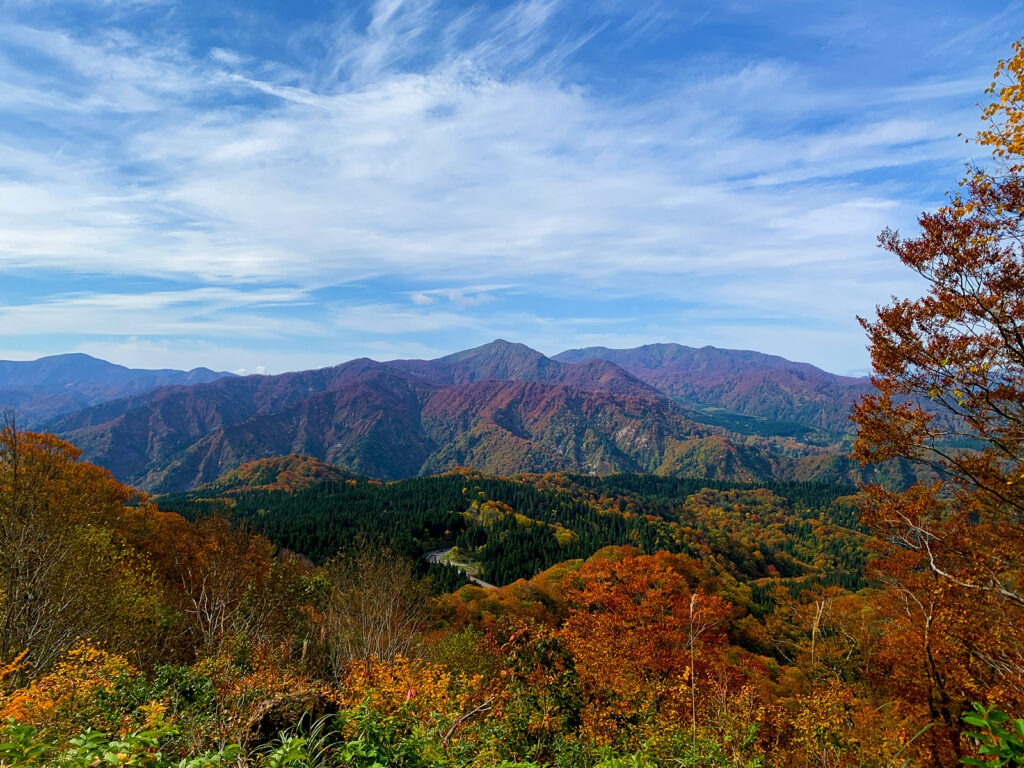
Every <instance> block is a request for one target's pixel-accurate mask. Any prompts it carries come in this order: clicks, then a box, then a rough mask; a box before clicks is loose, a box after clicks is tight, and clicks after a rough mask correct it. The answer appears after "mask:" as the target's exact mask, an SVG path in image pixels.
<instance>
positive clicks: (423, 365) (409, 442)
mask: <svg viewBox="0 0 1024 768" xmlns="http://www.w3.org/2000/svg"><path fill="white" fill-rule="evenodd" d="M48 360H50V361H51V362H50V365H51V366H52V365H54V362H53V361H54V360H56V359H55V358H49V359H48ZM42 362H43V361H37V363H42ZM72 362H77V363H82V362H83V361H81V360H76V361H72ZM95 362H96V363H101V362H102V361H95ZM0 365H2V364H0ZM106 365H109V364H106ZM115 368H119V367H116V366H115ZM3 370H4V369H3V368H2V367H0V372H2V371H3ZM127 370H128V369H122V376H124V374H123V371H127ZM150 373H160V374H165V375H169V373H168V372H150ZM178 374H179V375H181V376H186V377H188V376H193V377H196V376H206V377H208V379H209V380H206V381H202V382H195V383H188V382H181V381H176V382H166V383H164V382H160V383H159V384H158V385H155V386H153V388H149V389H144V384H143V381H144V379H143V378H142V377H138V378H136V379H132V380H131V381H132V383H131V384H126V383H124V381H122V382H121V384H120V386H123V387H129V388H130V387H134V388H135V389H134V390H133V391H129V392H126V393H125V395H123V396H120V397H119V398H118V399H108V400H106V401H104V402H95V403H94V404H92V405H90V406H89V407H85V408H83V409H81V410H77V411H75V412H64V413H62V414H59V415H57V416H56V417H55V418H54V419H52V420H51V421H49V422H48V423H47V424H46V425H45V427H46V429H47V430H49V431H53V432H56V433H57V434H59V435H60V436H61V437H63V438H65V439H67V440H69V441H70V442H72V443H74V444H76V445H78V446H79V447H80V448H81V449H82V450H83V456H84V458H86V459H87V460H89V461H92V462H95V463H97V464H99V465H101V466H104V467H107V468H108V469H110V471H111V472H112V473H113V474H114V475H115V477H117V478H118V479H120V480H122V481H124V482H128V483H131V484H134V485H136V486H138V487H140V488H143V489H146V490H150V491H156V492H170V491H180V490H187V489H190V488H193V487H195V486H196V485H199V484H202V483H208V482H211V481H213V480H215V479H216V478H217V477H219V476H221V475H223V474H224V473H226V472H229V471H231V470H233V469H235V468H237V467H239V466H240V465H243V464H245V463H247V462H250V461H254V460H259V459H265V458H271V457H275V456H283V455H287V454H304V455H308V456H312V457H315V458H317V459H320V460H322V461H325V462H328V463H329V464H331V465H334V466H336V467H339V468H342V469H344V470H347V471H351V472H355V473H359V474H362V475H367V476H370V477H376V478H380V479H384V480H390V479H397V478H402V477H412V476H416V475H421V474H433V473H437V472H443V471H446V470H448V469H451V468H453V467H457V466H471V467H474V468H476V469H479V470H481V471H484V472H489V473H494V474H514V473H518V472H550V471H569V472H584V473H597V474H604V473H610V472H622V471H626V472H631V471H636V472H653V473H659V474H664V475H689V476H697V477H706V478H715V479H732V480H747V481H753V480H767V479H820V480H840V479H842V480H850V479H857V478H856V477H855V476H856V475H857V474H858V472H859V469H858V468H856V467H853V466H852V465H851V464H850V462H849V461H848V460H847V459H846V458H845V452H844V451H841V450H838V449H837V446H839V445H841V444H842V442H843V441H844V439H846V438H847V436H848V432H849V429H850V424H849V413H850V408H851V406H852V404H853V402H854V401H855V400H856V399H857V397H859V396H860V394H862V393H864V392H867V391H869V390H870V383H869V382H868V380H867V379H853V378H848V377H841V376H835V375H833V374H829V373H827V372H825V371H822V370H820V369H817V368H815V367H813V366H810V365H807V364H803V363H792V362H789V361H786V360H784V359H782V358H779V357H773V356H769V355H762V354H759V353H756V352H743V351H733V350H722V349H715V348H713V347H704V348H701V349H694V348H690V347H684V346H681V345H677V344H654V345H648V346H644V347H639V348H637V349H628V350H612V349H606V348H588V349H580V350H569V351H566V352H563V353H561V354H559V355H555V356H554V357H546V356H545V355H543V354H541V353H540V352H537V351H535V350H533V349H530V348H529V347H526V346H524V345H522V344H514V343H509V342H507V341H502V340H497V341H494V342H492V343H490V344H486V345H484V346H482V347H477V348H475V349H470V350H466V351H463V352H458V353H455V354H452V355H448V356H446V357H442V358H438V359H436V360H395V361H390V362H376V361H373V360H369V359H365V358H362V359H357V360H352V361H349V362H347V363H343V364H341V365H337V366H334V367H331V368H323V369H319V370H312V371H302V372H296V373H286V374H280V375H276V376H245V377H237V376H229V375H224V374H215V373H213V372H212V371H204V370H203V369H199V372H197V371H191V372H188V373H184V372H178ZM76 375H77V374H76ZM58 380H59V376H56V375H54V376H53V377H52V378H51V379H45V381H47V382H50V384H49V385H50V386H55V385H56V382H57V381H58ZM151 380H152V379H151ZM6 385H7V380H6V379H3V378H2V377H0V395H2V393H3V392H4V391H6V389H4V387H5V386H6ZM23 385H25V386H29V385H31V386H43V384H42V383H39V382H36V383H32V382H31V381H30V380H28V379H25V380H24V381H23ZM79 386H80V384H79ZM111 386H113V385H111ZM65 387H67V383H65ZM94 389H95V394H94V395H93V396H94V397H96V398H100V397H102V395H101V394H100V389H101V388H100V387H99V385H98V384H96V385H95V387H94ZM140 390H143V391H140ZM111 391H113V390H111ZM2 404H3V401H0V405H2ZM13 405H14V406H15V407H18V406H17V404H16V403H14V404H13Z"/></svg>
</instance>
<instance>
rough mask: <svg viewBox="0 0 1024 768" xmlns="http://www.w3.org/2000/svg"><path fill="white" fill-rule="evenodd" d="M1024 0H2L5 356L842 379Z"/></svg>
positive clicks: (906, 290) (970, 128)
mask: <svg viewBox="0 0 1024 768" xmlns="http://www.w3.org/2000/svg"><path fill="white" fill-rule="evenodd" d="M1020 34H1024V3H1021V2H1011V3H1006V2H989V1H988V0H974V1H973V2H962V0H958V1H957V2H947V1H945V0H928V2H923V1H922V0H900V2H893V1H892V0H885V1H884V2H883V1H881V0H863V2H857V3H822V2H818V1H814V0H777V1H769V0H719V1H716V2H712V1H711V0H707V1H705V2H690V1H689V0H676V1H675V2H659V0H650V1H644V0H633V1H632V2H626V1H625V0H589V1H587V2H581V1H579V0H523V1H522V2H496V1H495V2H477V3H464V2H454V1H449V0H445V1H442V0H438V1H437V2H430V0H405V1H403V0H381V1H380V2H375V3H371V2H365V3H364V2H327V1H326V0H307V1H305V2H297V1H291V2H288V1H285V2H278V1H277V0H247V1H246V2H240V1H236V0H223V1H222V2H216V3H207V2H173V1H170V0H168V1H166V2H165V1H164V0H83V1H82V2H62V1H56V0H54V1H52V2H51V1H49V0H7V2H5V3H3V4H2V5H0V359H22V360H24V359H33V358H36V357H40V356H43V355H48V354H57V353H63V352H72V351H81V352H87V353H89V354H93V355H96V356H98V357H102V358H105V359H108V360H111V361H113V362H117V363H121V364H124V365H129V366H133V367H150V368H152V367H177V368H192V367H195V366H208V367H211V368H216V369H223V370H234V371H241V372H263V371H265V372H268V373H277V372H282V371H287V370H298V369H305V368H313V367H321V366H327V365H334V364H337V363H339V362H343V361H345V360H349V359H352V358H354V357H360V356H368V357H373V358H375V359H378V360H384V359H393V358H398V357H435V356H438V355H442V354H447V353H450V352H454V351H457V350H460V349H465V348H468V347H472V346H477V345H479V344H483V343H486V342H488V341H490V340H492V339H494V338H498V337H500V338H505V339H509V340H513V341H521V342H523V343H525V344H528V345H530V346H532V347H534V348H536V349H539V350H540V351H542V352H545V353H547V354H554V353H556V352H559V351H561V350H563V349H567V348H571V347H579V346H591V345H604V346H611V347H631V346H637V345H640V344H644V343H651V342H662V341H675V342H679V343H683V344H688V345H692V346H703V345H705V344H711V345H714V346H719V347H730V348H740V349H757V350H760V351H764V352H770V353H774V354H780V355H783V356H785V357H788V358H790V359H795V360H802V361H808V362H812V363H815V364H816V365H819V366H821V367H824V368H826V369H828V370H832V371H835V372H838V373H863V372H866V371H867V368H868V360H867V353H866V351H865V349H864V337H863V333H862V332H861V330H860V328H859V326H858V325H857V322H856V319H855V316H856V315H857V314H861V315H870V314H871V313H872V311H873V309H874V307H875V306H876V305H877V304H879V303H885V302H886V301H888V299H889V297H890V296H891V295H893V294H896V295H906V294H910V293H915V292H917V291H919V290H920V286H918V285H917V284H916V283H915V282H914V281H913V280H912V279H911V277H910V275H909V274H908V273H907V272H906V270H905V269H904V268H902V267H901V266H900V265H899V264H898V263H897V262H896V260H895V258H894V257H892V256H891V255H889V254H887V253H884V252H882V251H879V250H878V249H877V248H876V247H875V238H876V236H877V234H878V232H879V231H880V230H881V229H882V228H883V227H885V226H887V225H888V226H895V227H899V228H901V229H902V230H904V231H908V232H909V231H912V229H913V226H914V222H915V218H916V216H917V215H918V213H920V212H921V211H922V210H927V209H931V208H934V207H935V206H936V205H938V204H941V202H942V199H943V196H944V194H945V193H946V192H947V191H948V190H950V189H951V188H953V187H955V185H956V182H957V180H958V178H959V176H960V175H961V172H962V165H963V163H964V162H965V161H966V160H970V159H972V158H976V159H983V158H984V155H983V153H982V152H981V151H980V150H979V149H977V148H976V147H975V146H973V145H972V144H967V143H965V142H964V140H963V139H962V138H958V134H961V133H962V134H964V135H965V136H973V135H974V133H975V131H976V130H977V128H978V126H979V124H980V123H979V121H978V114H979V108H978V103H979V102H981V101H982V100H983V99H984V88H985V86H986V85H987V84H988V83H989V81H990V79H991V75H992V72H993V70H994V68H995V64H996V62H997V61H998V59H1000V58H1003V57H1005V56H1007V55H1008V54H1009V53H1010V44H1011V43H1012V42H1013V40H1014V39H1016V37H1017V36H1018V35H1020Z"/></svg>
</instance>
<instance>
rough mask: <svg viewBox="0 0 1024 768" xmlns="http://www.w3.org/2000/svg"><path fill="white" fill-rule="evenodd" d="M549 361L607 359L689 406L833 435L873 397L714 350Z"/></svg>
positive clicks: (583, 353) (671, 347) (853, 381)
mask: <svg viewBox="0 0 1024 768" xmlns="http://www.w3.org/2000/svg"><path fill="white" fill-rule="evenodd" d="M553 359H554V360H557V361H560V362H565V363H581V362H584V361H587V360H594V359H599V360H605V361H608V362H612V363H615V364H616V365H618V366H619V367H621V368H622V369H624V370H625V371H627V372H628V373H630V374H632V375H633V376H636V377H637V378H638V379H640V380H642V381H644V382H646V383H647V384H650V385H651V386H653V387H655V388H657V389H659V390H661V391H662V392H665V393H666V394H668V395H670V396H672V397H674V398H676V399H678V400H679V401H681V402H684V403H687V404H692V405H695V406H704V407H709V408H724V409H728V410H730V411H734V412H736V413H740V414H744V415H746V416H750V417H753V418H757V419H768V420H772V421H777V422H795V423H796V424H800V425H803V426H805V427H810V428H816V429H825V430H829V431H831V432H846V431H848V430H849V429H850V421H849V415H850V411H851V409H852V407H853V404H854V402H856V401H857V399H858V398H859V397H860V396H861V395H863V394H865V393H867V392H869V391H871V383H870V381H868V380H867V379H857V378H852V377H848V376H837V375H835V374H832V373H828V372H826V371H823V370H821V369H820V368H815V367H814V366H813V365H809V364H807V363H794V362H791V361H789V360H786V359H784V358H781V357H776V356H774V355H765V354H762V353H760V352H749V351H741V350H731V349H717V348H715V347H701V348H700V349H695V348H693V347H685V346H682V345H680V344H649V345H646V346H642V347H637V348H635V349H608V348H607V347H588V348H585V349H571V350H567V351H565V352H562V353H560V354H557V355H555V356H554V358H553Z"/></svg>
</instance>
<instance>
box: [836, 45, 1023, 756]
mask: <svg viewBox="0 0 1024 768" xmlns="http://www.w3.org/2000/svg"><path fill="white" fill-rule="evenodd" d="M1022 74H1024V49H1022V47H1021V45H1020V44H1017V45H1016V46H1015V47H1014V56H1013V58H1012V59H1010V60H1009V61H1007V62H1002V63H1000V65H999V68H998V70H997V72H996V79H995V82H993V84H992V86H991V87H990V89H989V91H988V93H989V95H990V96H991V97H992V100H991V103H990V104H989V105H988V106H987V107H986V108H985V110H984V114H983V117H984V119H985V120H986V121H987V128H986V130H984V131H982V132H980V133H979V136H978V141H979V143H980V144H981V145H983V146H988V147H991V148H992V151H993V155H994V163H993V164H992V165H991V167H990V168H981V167H970V168H969V169H968V172H967V175H966V177H965V179H964V180H963V181H962V182H961V185H960V190H959V192H957V193H956V194H954V195H953V196H952V197H951V199H950V201H949V203H948V204H947V205H945V206H943V207H941V208H940V209H939V210H938V211H936V212H934V213H924V214H922V215H921V217H920V218H919V224H920V232H919V233H917V234H916V235H915V236H913V237H909V238H906V237H902V236H901V235H900V234H899V233H898V232H895V231H891V230H886V231H885V232H883V233H882V235H881V237H880V244H881V245H882V247H884V248H886V249H887V250H889V251H891V252H892V253H894V254H895V255H896V256H898V257H899V259H900V260H901V261H902V262H903V263H904V264H905V265H906V266H907V267H909V268H910V269H911V270H913V271H914V272H916V273H917V274H918V275H920V276H921V277H922V278H924V281H925V284H926V287H927V292H926V293H925V295H923V296H921V297H919V298H904V299H898V298H894V299H893V301H892V303H891V304H890V305H888V306H884V307H879V308H878V313H877V318H876V319H874V320H865V319H861V323H862V325H863V326H864V328H865V329H866V330H867V333H868V338H869V340H870V350H871V360H872V365H873V368H874V376H873V382H874V384H875V386H876V387H877V390H878V392H877V394H874V395H871V396H868V397H865V398H864V399H863V400H862V401H861V402H860V403H859V404H858V406H857V407H856V410H855V414H854V417H855V419H856V421H857V424H858V426H859V435H858V439H857V443H856V447H855V454H856V455H857V456H858V457H859V458H861V459H862V460H864V461H879V460H886V459H891V458H905V459H909V460H911V461H913V462H917V463H918V464H921V465H924V466H927V467H930V468H931V469H932V470H933V471H934V473H935V475H936V476H937V477H938V478H939V480H938V481H937V482H936V483H935V484H934V485H933V486H931V487H928V488H925V487H921V486H918V487H915V488H912V489H910V490H908V491H906V492H902V493H896V492H886V491H883V490H881V489H877V488H876V489H873V490H872V491H871V492H870V497H869V503H868V504H867V508H866V515H865V521H866V522H867V523H868V524H870V525H871V526H872V527H873V528H874V530H875V532H876V533H877V534H879V538H880V539H881V540H882V541H883V542H885V543H886V544H887V545H888V546H889V550H890V551H889V556H888V557H887V558H884V559H883V560H881V561H880V563H879V569H880V573H881V574H882V575H883V576H884V577H885V578H886V579H887V580H888V582H889V583H890V585H891V586H892V588H891V589H890V590H889V592H888V593H887V594H888V595H889V596H890V597H891V598H892V600H893V611H894V613H893V615H894V616H896V615H901V616H904V617H908V616H909V617H913V616H916V617H917V618H916V620H915V621H914V622H909V623H908V622H904V623H905V624H906V627H905V630H906V631H905V632H903V631H895V632H893V633H892V634H891V635H890V637H889V640H890V641H891V642H898V641H899V639H900V638H901V637H902V638H904V639H907V640H908V641H909V640H910V639H911V638H913V637H916V640H915V641H914V642H915V644H916V645H917V652H918V653H923V654H925V656H926V657H927V656H928V654H932V659H933V660H934V662H935V663H925V664H922V665H921V667H920V668H921V670H923V675H924V676H923V678H921V679H920V680H919V681H918V682H916V683H912V682H911V681H907V683H906V685H907V688H908V690H909V689H910V688H913V687H914V686H917V687H918V688H919V689H920V690H921V691H923V693H922V694H921V695H922V697H923V698H924V699H925V700H927V702H928V706H929V707H930V708H931V709H932V718H933V721H939V722H942V724H943V725H944V726H945V727H946V728H948V729H950V730H951V731H953V733H952V739H951V740H950V742H949V743H950V745H951V749H952V751H953V752H954V753H955V752H956V751H957V749H958V739H957V736H958V733H957V731H958V729H959V715H960V713H961V712H962V710H963V708H964V706H965V704H966V701H968V700H969V697H973V696H975V695H976V694H979V693H985V695H986V697H989V698H993V699H996V700H1000V699H1001V700H1002V703H1003V706H1007V707H1011V708H1017V709H1020V708H1021V707H1024V696H1021V694H1020V690H1021V684H1022V683H1024V636H1022V632H1021V631H1020V629H1019V628H1020V627H1022V626H1024V463H1022V459H1024V240H1022V236H1024V177H1022V173H1021V171H1022V169H1024V155H1022V152H1024V142H1022V141H1021V136H1022V135H1024V88H1022V80H1021V76H1022ZM901 606H902V607H901ZM943 627H945V629H943ZM954 627H957V629H955V630H954ZM894 628H895V629H898V627H896V626H895V625H894ZM967 630H970V631H969V634H968V635H966V636H961V637H955V638H943V637H939V636H937V633H939V632H942V631H946V632H954V631H956V632H958V633H960V632H963V631H967ZM948 640H955V642H951V643H950V642H947V641H948ZM940 647H941V651H940V650H939V649H940ZM910 651H911V648H910V647H909V646H907V647H905V648H903V649H902V650H901V649H898V648H897V649H894V653H895V654H896V655H897V656H902V657H903V658H908V657H907V656H906V653H909V652H910ZM919 683H923V685H920V684H919ZM1014 691H1016V694H1014V693H1013V692H1014ZM932 754H933V757H934V759H945V758H944V757H943V756H940V755H939V753H938V752H937V751H933V753H932Z"/></svg>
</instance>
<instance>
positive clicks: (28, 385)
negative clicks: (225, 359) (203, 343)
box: [0, 353, 234, 427]
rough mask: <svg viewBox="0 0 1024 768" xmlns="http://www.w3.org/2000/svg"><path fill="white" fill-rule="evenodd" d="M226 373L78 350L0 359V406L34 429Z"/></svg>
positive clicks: (209, 379) (223, 375) (199, 382)
mask: <svg viewBox="0 0 1024 768" xmlns="http://www.w3.org/2000/svg"><path fill="white" fill-rule="evenodd" d="M225 376H234V374H232V373H227V372H224V371H221V372H217V371H211V370H210V369H209V368H193V369H192V370H191V371H179V370H174V369H169V368H167V369H160V370H147V369H140V368H127V367H125V366H123V365H116V364H115V363H108V362H107V361H105V360H100V359H98V358H95V357H92V356H90V355H86V354H82V353H72V354H66V355H52V356H50V357H42V358H39V359H38V360H29V361H16V360H0V410H5V409H11V410H13V411H15V412H16V413H17V415H18V418H19V419H20V420H22V421H23V422H24V423H25V424H26V425H28V426H32V427H36V426H40V425H42V424H43V423H45V422H46V421H48V420H50V419H52V418H55V417H57V416H60V415H62V414H65V413H71V412H72V411H77V410H80V409H82V408H86V407H88V406H91V405H96V404H98V403H103V402H108V401H110V400H117V399H119V398H122V397H127V396H129V395H134V394H138V393H140V392H144V391H147V390H150V389H154V388H156V387H160V386H166V385H174V384H202V383H205V382H209V381H215V380H216V379H219V378H223V377H225Z"/></svg>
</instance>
